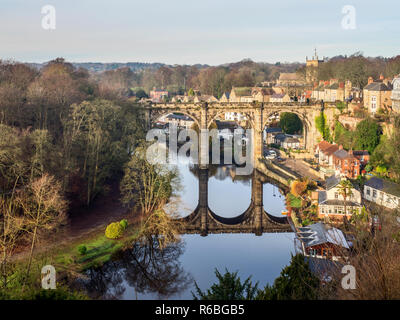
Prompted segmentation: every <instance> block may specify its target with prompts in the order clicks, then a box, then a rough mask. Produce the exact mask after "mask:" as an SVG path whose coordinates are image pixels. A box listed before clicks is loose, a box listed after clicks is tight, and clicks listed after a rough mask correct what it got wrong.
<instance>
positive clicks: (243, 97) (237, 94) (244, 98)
mask: <svg viewBox="0 0 400 320" xmlns="http://www.w3.org/2000/svg"><path fill="white" fill-rule="evenodd" d="M253 101H254V97H253V95H252V88H251V87H236V88H235V87H233V88H232V90H231V93H230V94H229V102H253Z"/></svg>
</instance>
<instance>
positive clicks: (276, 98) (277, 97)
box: [269, 93, 291, 103]
mask: <svg viewBox="0 0 400 320" xmlns="http://www.w3.org/2000/svg"><path fill="white" fill-rule="evenodd" d="M290 101H291V99H290V97H289V95H288V94H287V93H286V94H277V93H276V94H273V95H272V96H271V97H270V99H269V102H275V103H282V102H290Z"/></svg>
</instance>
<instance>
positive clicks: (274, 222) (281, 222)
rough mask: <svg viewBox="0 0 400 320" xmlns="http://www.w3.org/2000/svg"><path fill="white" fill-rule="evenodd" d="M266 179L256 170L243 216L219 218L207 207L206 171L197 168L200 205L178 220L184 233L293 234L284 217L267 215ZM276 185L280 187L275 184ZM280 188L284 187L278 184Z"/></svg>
mask: <svg viewBox="0 0 400 320" xmlns="http://www.w3.org/2000/svg"><path fill="white" fill-rule="evenodd" d="M266 179H267V178H266V177H265V176H264V175H262V174H261V173H259V172H258V171H257V170H255V171H254V172H253V175H252V181H251V202H250V206H249V207H248V208H247V210H246V211H245V212H243V213H242V214H240V215H238V216H236V217H232V218H225V217H221V216H218V215H217V214H215V213H214V212H212V210H211V209H210V208H209V206H208V169H199V203H198V205H197V208H196V209H195V210H194V211H193V213H191V214H190V215H188V216H187V217H184V218H182V219H180V220H181V221H182V222H184V226H185V227H184V232H185V233H199V234H201V235H202V236H206V235H207V234H209V233H255V234H256V235H262V234H263V233H274V232H292V229H291V227H290V225H289V224H288V221H287V218H286V217H275V216H272V215H270V214H268V213H267V212H266V211H265V210H264V206H263V184H264V183H265V182H266V181H267V180H266ZM278 185H280V184H279V183H278ZM280 187H281V188H285V187H284V186H283V185H280Z"/></svg>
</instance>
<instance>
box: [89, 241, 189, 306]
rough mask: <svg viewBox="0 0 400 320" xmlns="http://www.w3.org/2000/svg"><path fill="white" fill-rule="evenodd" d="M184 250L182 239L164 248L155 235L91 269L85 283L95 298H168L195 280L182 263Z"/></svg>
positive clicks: (91, 295) (183, 289) (177, 293)
mask: <svg viewBox="0 0 400 320" xmlns="http://www.w3.org/2000/svg"><path fill="white" fill-rule="evenodd" d="M183 251H184V243H183V242H179V243H174V244H171V245H169V246H168V247H167V248H165V249H164V250H160V248H159V246H158V242H157V241H156V240H154V239H153V240H150V241H141V242H137V243H135V244H134V245H133V248H132V249H129V250H126V251H124V252H121V253H120V254H119V255H118V256H116V257H114V258H115V259H114V260H113V261H110V262H108V263H106V264H105V265H104V266H103V267H102V268H92V269H90V270H88V271H87V277H88V280H87V281H85V282H84V287H85V288H86V290H87V292H88V294H89V296H90V297H92V298H95V299H168V298H169V297H171V296H176V295H179V293H180V292H184V291H185V290H186V289H187V288H188V287H189V286H190V285H191V284H192V283H193V279H192V277H191V276H190V274H188V273H187V272H186V271H185V270H183V268H182V266H181V264H180V259H179V258H180V256H181V255H182V253H183Z"/></svg>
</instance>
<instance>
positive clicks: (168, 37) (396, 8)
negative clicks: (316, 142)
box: [0, 0, 400, 65]
mask: <svg viewBox="0 0 400 320" xmlns="http://www.w3.org/2000/svg"><path fill="white" fill-rule="evenodd" d="M45 5H51V6H53V7H54V8H55V13H56V15H55V17H56V20H55V26H56V27H55V29H54V30H45V29H44V28H43V27H42V20H43V19H44V18H45V16H46V14H42V12H41V10H42V7H43V6H45ZM349 5H350V6H353V8H354V10H355V11H354V12H355V20H350V22H351V21H355V23H354V25H355V28H354V29H345V28H343V26H342V20H343V19H345V18H346V16H347V15H346V14H344V13H342V9H343V7H344V6H349ZM46 21H48V20H46ZM346 21H347V22H349V20H348V19H346ZM347 25H349V24H347ZM350 25H351V23H350ZM314 48H316V49H317V52H318V54H319V56H320V57H322V56H326V57H332V56H335V55H340V54H343V55H345V54H347V55H350V54H353V53H355V52H357V51H361V52H363V54H364V55H366V56H384V57H392V56H395V55H398V54H400V1H399V0H380V1H376V0H353V1H350V0H344V1H343V0H279V1H270V0H246V1H243V0H229V1H226V0H198V1H193V0H141V1H137V0H112V1H111V0H108V1H107V0H68V1H66V0H45V1H43V0H0V59H12V60H16V61H22V62H45V61H49V60H51V59H54V58H56V57H64V58H65V59H67V60H68V61H71V62H161V63H167V64H197V63H201V64H209V65H219V64H224V63H230V62H236V61H240V60H242V59H247V58H248V59H252V60H253V61H257V62H270V63H275V62H296V61H298V62H304V61H305V57H306V56H309V57H310V56H312V55H313V52H314Z"/></svg>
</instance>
